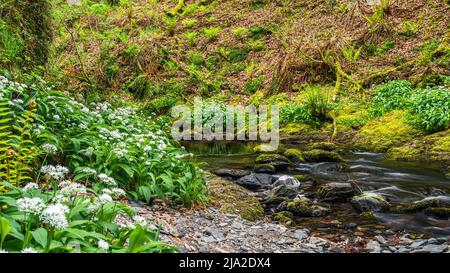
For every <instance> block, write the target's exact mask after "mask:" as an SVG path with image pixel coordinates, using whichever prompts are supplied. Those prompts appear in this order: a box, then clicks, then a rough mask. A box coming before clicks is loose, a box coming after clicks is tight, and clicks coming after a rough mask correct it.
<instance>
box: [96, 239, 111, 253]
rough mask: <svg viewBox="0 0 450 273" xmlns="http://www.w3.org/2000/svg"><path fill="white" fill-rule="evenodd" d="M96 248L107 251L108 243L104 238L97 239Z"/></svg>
mask: <svg viewBox="0 0 450 273" xmlns="http://www.w3.org/2000/svg"><path fill="white" fill-rule="evenodd" d="M98 248H100V249H101V250H103V251H108V249H109V244H108V242H106V241H104V240H99V241H98Z"/></svg>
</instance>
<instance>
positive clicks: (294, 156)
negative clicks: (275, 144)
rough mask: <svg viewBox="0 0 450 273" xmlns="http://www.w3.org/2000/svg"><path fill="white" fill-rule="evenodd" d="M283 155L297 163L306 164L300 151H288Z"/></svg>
mask: <svg viewBox="0 0 450 273" xmlns="http://www.w3.org/2000/svg"><path fill="white" fill-rule="evenodd" d="M283 155H284V156H285V157H286V158H287V159H289V160H290V161H292V162H295V163H300V162H305V159H304V158H303V155H302V151H300V150H299V149H287V150H286V151H284V153H283Z"/></svg>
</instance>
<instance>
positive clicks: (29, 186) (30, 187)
mask: <svg viewBox="0 0 450 273" xmlns="http://www.w3.org/2000/svg"><path fill="white" fill-rule="evenodd" d="M38 189H39V185H38V184H36V183H28V184H26V185H25V186H24V187H23V188H22V191H24V192H29V191H34V190H38Z"/></svg>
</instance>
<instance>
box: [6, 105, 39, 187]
mask: <svg viewBox="0 0 450 273" xmlns="http://www.w3.org/2000/svg"><path fill="white" fill-rule="evenodd" d="M35 111H36V110H35V109H32V110H24V111H23V112H22V113H21V114H20V117H19V118H17V120H16V121H15V122H14V120H13V118H12V117H13V113H12V111H11V109H10V108H9V105H8V101H6V100H3V101H1V102H0V181H6V182H9V183H11V184H13V185H15V184H22V183H24V182H26V181H31V180H32V178H31V177H30V173H31V171H32V165H33V163H34V160H35V159H36V157H37V155H38V153H37V149H36V147H35V144H34V142H33V141H32V139H31V130H32V123H33V122H34V119H35ZM1 190H2V188H1V187H0V191H1Z"/></svg>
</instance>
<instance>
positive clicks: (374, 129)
mask: <svg viewBox="0 0 450 273" xmlns="http://www.w3.org/2000/svg"><path fill="white" fill-rule="evenodd" d="M404 117H405V113H404V112H403V111H392V112H390V113H389V114H387V115H385V116H383V117H381V118H377V119H374V120H372V121H370V122H368V123H367V124H366V125H365V126H364V127H363V128H362V129H361V130H360V131H359V132H358V134H357V135H356V136H355V139H354V140H355V145H356V147H358V148H360V149H364V150H369V151H374V152H385V151H387V150H388V149H389V148H391V147H394V146H399V145H401V144H402V143H405V142H408V141H410V140H412V139H413V138H414V137H417V136H419V135H420V132H419V131H418V130H416V129H414V128H412V127H411V125H408V124H407V123H405V122H403V119H404Z"/></svg>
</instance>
